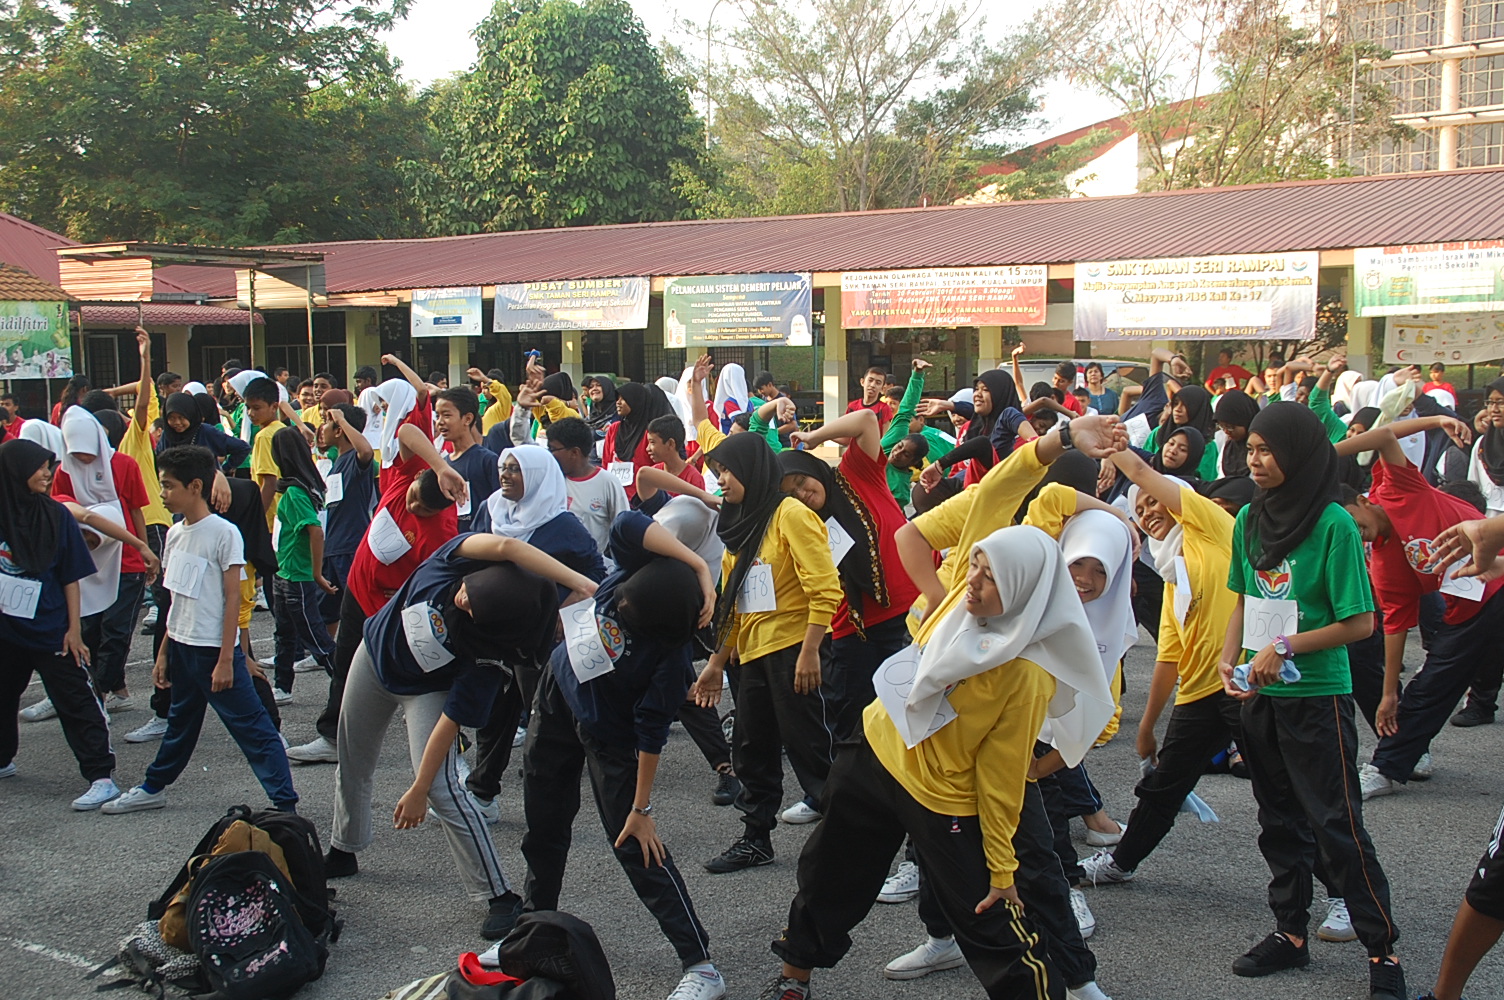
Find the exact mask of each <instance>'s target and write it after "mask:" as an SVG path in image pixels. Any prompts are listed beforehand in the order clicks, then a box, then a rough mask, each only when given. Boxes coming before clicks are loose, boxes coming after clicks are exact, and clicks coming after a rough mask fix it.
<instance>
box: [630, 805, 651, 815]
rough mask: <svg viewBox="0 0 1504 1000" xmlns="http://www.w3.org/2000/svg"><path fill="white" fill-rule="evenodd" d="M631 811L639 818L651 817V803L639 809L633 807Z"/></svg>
mask: <svg viewBox="0 0 1504 1000" xmlns="http://www.w3.org/2000/svg"><path fill="white" fill-rule="evenodd" d="M632 811H633V812H634V813H636V814H637V815H639V816H652V815H653V803H651V802H649V803H648V804H647V805H645V806H643V807H642V808H641V809H639V808H637V807H636V806H633V807H632Z"/></svg>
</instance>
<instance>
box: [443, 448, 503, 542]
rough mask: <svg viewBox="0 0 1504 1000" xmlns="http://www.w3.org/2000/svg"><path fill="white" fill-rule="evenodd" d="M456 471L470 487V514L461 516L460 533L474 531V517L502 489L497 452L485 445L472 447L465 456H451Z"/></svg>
mask: <svg viewBox="0 0 1504 1000" xmlns="http://www.w3.org/2000/svg"><path fill="white" fill-rule="evenodd" d="M449 464H450V465H452V466H454V471H455V472H458V473H459V474H460V475H462V476H464V477H465V483H466V485H468V486H469V487H470V513H469V514H461V515H459V521H460V532H461V533H462V534H463V533H464V532H466V531H470V530H471V529H472V524H473V521H472V517H473V515H474V514H475V512H476V511H477V510H479V509H480V508H481V507H484V506H485V504H486V501H487V500H489V499H490V498H491V494H492V493H495V492H496V491H497V490H499V489H501V470H500V468H499V466H498V465H497V461H496V452H494V451H492V450H491V449H490V448H487V447H485V446H484V445H479V444H476V445H471V446H470V447H469V448H467V449H466V450H465V453H464V454H463V455H460V456H458V457H455V456H453V455H451V456H449Z"/></svg>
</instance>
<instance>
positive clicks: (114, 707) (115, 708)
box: [104, 691, 136, 715]
mask: <svg viewBox="0 0 1504 1000" xmlns="http://www.w3.org/2000/svg"><path fill="white" fill-rule="evenodd" d="M135 707H136V702H135V700H134V699H133V698H131V696H130V695H128V694H116V693H115V692H113V691H111V692H110V693H109V694H107V695H105V696H104V710H105V711H106V712H109V713H110V714H111V715H113V714H115V713H116V712H129V711H132V710H133V709H135Z"/></svg>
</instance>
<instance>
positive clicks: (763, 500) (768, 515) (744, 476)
mask: <svg viewBox="0 0 1504 1000" xmlns="http://www.w3.org/2000/svg"><path fill="white" fill-rule="evenodd" d="M631 384H633V383H628V385H631ZM622 388H623V389H625V388H627V386H626V385H624V386H622ZM655 388H656V387H655ZM627 402H628V403H630V402H631V400H628V401H627ZM628 419H630V418H628ZM622 423H623V425H625V423H626V421H622ZM617 433H618V434H619V433H620V431H618V432H617ZM620 440H621V439H620V438H618V439H617V441H618V447H619V446H620V444H619V443H620ZM705 458H706V460H708V461H711V462H714V463H716V464H717V465H720V466H722V467H724V468H726V469H728V470H730V472H731V474H732V475H733V476H735V477H736V480H737V482H739V483H741V484H742V489H743V490H744V491H745V495H744V496H743V497H742V502H741V503H722V504H721V514H720V517H719V518H717V520H716V528H715V533H716V534H717V535H718V536H719V537H720V539H721V542H722V544H724V545H725V546H726V548H727V549H728V550H730V551H731V552H732V553H734V554H735V556H736V563H735V564H734V565H733V566H732V567H731V575H730V576H729V577H728V578H727V579H726V582H725V583H724V584H723V585H722V587H721V597H720V600H718V601H716V605H715V620H714V622H713V623H712V626H711V627H712V628H714V629H715V636H716V646H717V647H719V646H720V645H722V644H723V643H724V642H725V639H726V636H727V634H728V633H729V631H730V628H731V616H732V615H733V614H735V613H736V598H737V595H738V594H739V593H740V592H741V589H742V583H743V581H745V580H746V579H747V573H748V572H749V571H750V570H751V569H752V562H753V561H754V560H755V559H756V558H757V553H758V552H759V551H761V549H762V540H763V536H764V535H766V534H767V532H768V525H769V524H770V523H772V520H773V515H774V514H775V513H776V512H777V510H778V505H779V504H781V503H783V501H784V499H785V498H786V497H787V494H785V493H784V492H783V491H782V490H780V489H779V486H780V484H781V483H782V481H783V473H782V472H780V471H779V467H778V458H777V456H776V455H774V454H773V449H772V448H769V447H768V442H767V441H765V440H763V437H762V435H761V434H732V435H731V436H730V437H728V438H726V440H724V441H722V442H721V443H720V444H718V445H716V446H715V447H714V448H713V449H711V451H710V453H709V454H708V455H706V456H705Z"/></svg>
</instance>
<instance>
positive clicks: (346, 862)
mask: <svg viewBox="0 0 1504 1000" xmlns="http://www.w3.org/2000/svg"><path fill="white" fill-rule="evenodd" d="M358 871H360V862H358V861H356V860H355V855H353V854H351V853H350V852H349V851H342V850H340V849H339V848H338V847H331V848H329V853H328V854H326V855H324V877H325V878H349V877H350V876H351V875H354V874H355V873H356V872H358Z"/></svg>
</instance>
